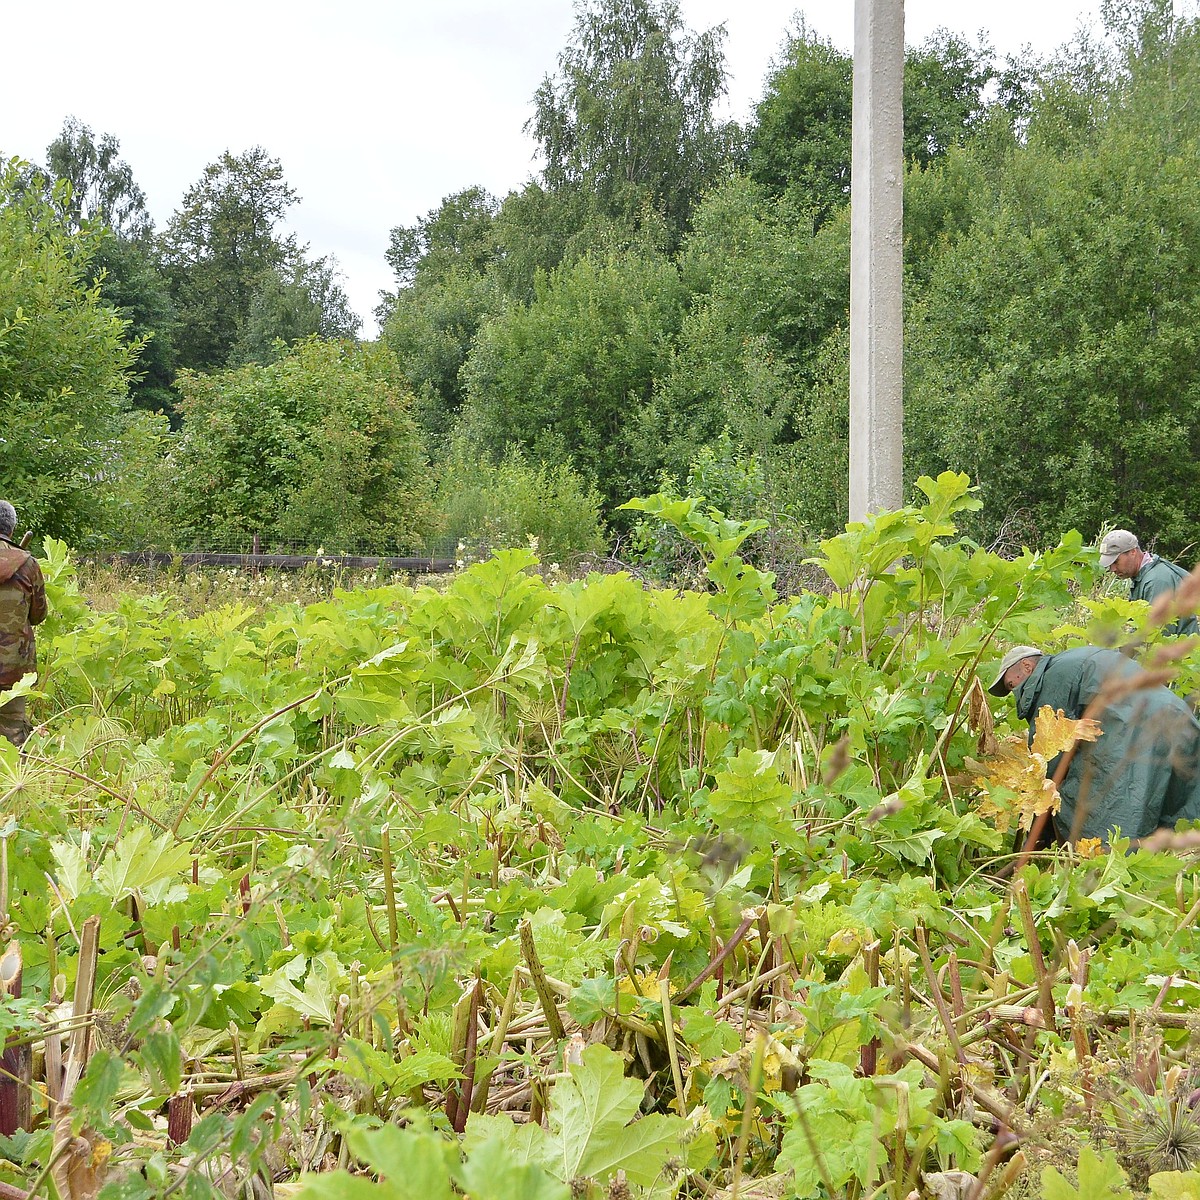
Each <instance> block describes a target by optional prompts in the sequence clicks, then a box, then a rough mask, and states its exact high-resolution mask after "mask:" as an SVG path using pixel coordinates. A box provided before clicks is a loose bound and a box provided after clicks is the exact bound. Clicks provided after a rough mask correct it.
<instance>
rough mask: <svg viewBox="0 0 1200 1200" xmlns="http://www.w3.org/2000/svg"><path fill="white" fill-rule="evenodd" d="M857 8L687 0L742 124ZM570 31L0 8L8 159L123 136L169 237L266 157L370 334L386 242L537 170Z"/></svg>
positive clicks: (194, 8) (518, 23)
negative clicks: (202, 188)
mask: <svg viewBox="0 0 1200 1200" xmlns="http://www.w3.org/2000/svg"><path fill="white" fill-rule="evenodd" d="M853 8H854V5H853V0H808V3H805V4H801V5H800V6H799V7H798V6H797V5H796V4H793V3H791V2H790V0H681V9H682V12H683V15H684V19H685V21H686V23H687V24H688V25H689V26H690V27H691V28H692V29H695V30H701V29H707V28H710V27H711V26H714V25H717V24H721V23H724V25H725V27H726V30H727V34H728V36H727V39H726V43H725V48H726V56H727V61H728V65H729V70H730V75H731V84H730V94H729V98H728V112H729V113H730V114H731V115H733V116H735V117H737V118H739V119H741V120H745V119H746V118H747V117H748V116H749V115H750V114H751V113H752V111H753V109H754V106H755V104H756V103H757V101H758V100H759V99H760V98H761V95H762V89H763V81H764V78H765V76H766V73H767V70H768V68H769V66H770V62H771V60H772V58H773V57H774V56H775V55H776V53H777V52H778V50H779V48H780V45H781V43H782V41H783V39H784V36H785V34H786V32H787V30H788V29H789V28H791V27H792V25H793V21H794V18H795V15H796V14H797V13H798V12H803V14H804V16H805V18H806V20H807V22H808V24H809V26H810V28H812V29H814V30H815V31H816V32H818V33H820V34H822V35H824V36H826V37H829V38H832V39H833V41H834V42H836V43H837V44H838V45H840V46H842V47H843V48H844V49H846V50H849V49H850V48H851V42H852V40H853ZM1098 10H1099V0H1004V2H1003V3H988V4H979V3H970V2H969V0H968V2H963V0H908V2H907V5H906V12H905V20H906V35H907V39H908V41H909V42H919V41H922V40H924V38H926V37H927V36H928V35H929V34H930V33H932V32H933V31H934V30H935V29H937V28H938V27H943V26H944V27H946V28H949V29H952V30H954V31H955V32H957V33H963V34H966V35H969V36H972V37H973V36H974V35H975V34H977V33H979V32H980V31H981V30H985V31H986V32H987V33H988V34H989V36H990V41H991V43H992V45H993V46H995V48H996V49H997V50H998V51H999V52H1000V53H1001V54H1002V55H1004V54H1009V53H1017V52H1019V51H1020V50H1021V48H1022V47H1023V46H1026V45H1029V46H1032V47H1033V49H1034V50H1035V51H1036V52H1038V53H1047V52H1049V51H1051V50H1053V49H1055V48H1056V47H1058V46H1059V45H1061V44H1062V43H1064V42H1065V41H1067V40H1069V39H1070V38H1071V37H1072V36H1073V34H1074V33H1075V31H1076V29H1077V28H1078V26H1079V25H1080V23H1081V22H1083V23H1084V24H1087V23H1091V22H1092V21H1094V20H1095V17H1096V13H1097V12H1098ZM573 22H574V10H573V6H572V3H571V0H393V2H391V3H387V2H386V0H336V2H334V0H287V2H286V3H284V2H281V0H209V2H208V3H207V4H205V5H198V4H196V5H193V4H186V5H185V4H180V3H176V2H172V0H154V2H153V3H151V2H149V0H126V3H123V4H121V5H110V6H106V5H97V4H95V3H92V2H90V0H89V2H88V3H83V0H58V3H56V4H54V5H50V6H46V5H38V4H32V3H22V4H14V5H9V6H7V7H6V11H5V18H4V24H5V43H6V45H5V53H4V56H3V59H4V61H3V68H2V69H0V153H2V154H3V155H4V156H6V157H7V156H12V155H19V156H21V157H24V158H29V159H32V160H33V161H35V162H39V163H40V162H44V159H45V149H46V146H47V145H48V144H49V143H50V142H51V141H52V140H53V139H54V137H55V136H56V135H57V133H58V132H59V130H60V129H61V128H62V123H63V120H64V118H65V117H66V116H67V115H74V116H76V117H78V118H79V119H80V120H81V121H83V122H84V123H85V124H86V125H89V126H91V128H92V129H93V130H94V131H95V132H96V134H97V135H99V134H101V133H111V134H114V135H115V136H116V137H117V139H118V140H119V141H120V143H121V154H122V157H123V158H125V160H126V161H127V162H128V163H129V164H130V165H131V167H132V168H133V172H134V177H135V179H137V181H138V183H139V184H140V185H141V186H142V188H143V189H144V190H145V192H146V196H147V200H148V203H149V207H150V211H151V214H152V215H153V217H154V219H155V221H156V223H157V224H158V225H159V226H160V227H161V226H162V225H163V224H165V223H166V221H167V219H168V218H169V217H170V215H171V213H172V212H173V211H174V209H175V208H176V207H177V206H178V204H179V202H180V199H181V198H182V196H183V193H184V191H185V189H186V188H187V187H188V186H189V185H190V184H192V183H194V182H195V181H196V180H197V179H198V178H199V176H200V174H201V172H202V171H203V170H204V167H205V166H206V165H207V164H208V163H210V162H213V161H214V160H215V159H217V158H218V157H219V156H220V154H221V153H222V151H224V150H226V149H228V150H231V151H233V152H234V153H235V154H236V153H241V152H242V151H243V150H246V149H248V148H249V147H251V146H255V145H261V146H263V147H265V148H266V150H267V151H268V152H269V153H270V154H272V155H274V156H275V157H277V158H279V159H280V160H281V161H282V163H283V168H284V174H285V176H286V178H287V180H288V182H289V183H290V184H291V185H292V186H293V187H294V188H295V189H296V190H297V191H298V192H299V193H300V197H301V203H300V204H299V205H298V206H297V207H296V208H295V209H293V210H292V214H291V218H292V219H291V226H292V228H294V230H295V231H296V232H297V233H298V234H299V236H300V239H301V241H303V242H307V243H308V244H309V245H310V248H311V253H312V254H313V255H314V256H315V255H320V254H334V255H336V257H337V259H338V261H339V262H340V264H341V267H342V271H343V272H344V275H345V280H344V285H345V287H346V290H347V292H348V293H349V296H350V299H351V302H352V303H353V305H354V307H355V309H356V311H357V312H358V313H359V314H360V315H361V316H362V317H363V318H364V322H365V324H364V332H365V333H371V332H373V330H374V323H373V321H372V319H371V310H372V309H373V308H374V306H375V304H376V302H377V298H378V292H379V291H380V289H382V288H387V287H389V286H391V283H392V280H391V273H390V272H389V270H388V268H387V264H386V262H385V261H384V251H385V249H386V248H387V242H388V232H389V230H390V229H391V228H392V227H393V226H395V225H412V224H413V223H414V222H415V221H416V219H417V218H418V217H419V216H423V215H424V214H425V213H426V212H428V211H429V210H430V209H432V208H435V207H436V206H437V205H438V204H439V202H440V201H441V200H442V198H443V197H445V196H447V195H450V194H451V193H453V192H456V191H459V190H461V189H462V188H465V187H469V186H471V185H473V184H479V185H482V186H483V187H485V188H487V189H488V191H490V192H492V193H493V194H495V195H497V196H503V195H504V194H505V193H506V192H507V191H509V190H511V189H512V188H515V187H519V186H520V185H521V184H522V183H523V182H524V181H525V180H526V179H528V178H529V177H530V175H531V174H532V172H533V171H534V170H535V168H536V164H535V162H534V160H533V145H532V143H531V142H530V141H529V139H528V138H527V137H526V136H525V135H524V133H523V132H522V126H523V125H524V123H525V122H526V120H527V119H528V118H529V116H530V113H531V98H532V96H533V93H534V91H535V89H536V88H537V86H538V84H539V83H540V82H541V80H542V78H543V76H544V75H546V73H547V72H552V71H553V70H554V68H555V64H556V58H557V55H558V52H559V51H560V50H561V49H562V47H563V46H564V45H565V44H566V42H567V40H568V37H569V35H570V32H571V29H572V26H573Z"/></svg>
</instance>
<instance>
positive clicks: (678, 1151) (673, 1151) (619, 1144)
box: [550, 1045, 687, 1187]
mask: <svg viewBox="0 0 1200 1200" xmlns="http://www.w3.org/2000/svg"><path fill="white" fill-rule="evenodd" d="M642 1094H643V1088H642V1086H641V1085H640V1084H639V1083H637V1082H636V1081H634V1080H632V1079H626V1078H625V1065H624V1059H622V1058H621V1056H620V1055H618V1054H615V1053H614V1052H613V1051H612V1050H610V1049H608V1047H607V1046H601V1045H597V1046H589V1047H588V1048H587V1049H586V1050H585V1051H584V1052H583V1062H582V1063H581V1064H579V1065H578V1066H573V1067H572V1068H571V1072H570V1076H569V1078H567V1079H563V1080H560V1081H559V1083H557V1084H556V1085H555V1087H554V1090H553V1092H552V1094H551V1102H550V1127H551V1132H552V1134H553V1138H554V1141H555V1143H556V1144H555V1147H554V1159H553V1170H554V1173H555V1174H556V1175H557V1176H558V1177H559V1178H560V1179H561V1180H563V1181H564V1182H568V1183H569V1182H570V1181H571V1180H572V1179H577V1178H579V1177H581V1176H584V1177H589V1178H592V1179H596V1180H599V1181H600V1182H601V1183H606V1182H607V1181H608V1180H609V1179H611V1178H612V1177H613V1175H615V1174H616V1172H617V1171H624V1172H625V1175H626V1177H627V1178H628V1179H629V1181H630V1182H631V1183H635V1184H638V1185H640V1186H642V1187H649V1186H650V1185H651V1184H652V1183H653V1182H654V1181H655V1180H656V1179H657V1178H658V1176H659V1175H660V1174H661V1173H662V1170H663V1167H664V1166H665V1165H666V1162H667V1159H668V1158H670V1157H671V1156H673V1155H677V1156H679V1157H682V1156H683V1152H684V1141H685V1134H686V1129H687V1124H686V1122H685V1121H684V1120H683V1119H682V1118H680V1117H667V1116H662V1115H651V1116H646V1117H642V1118H640V1119H639V1120H635V1119H634V1118H635V1117H636V1116H637V1112H638V1109H639V1107H640V1106H641V1101H642Z"/></svg>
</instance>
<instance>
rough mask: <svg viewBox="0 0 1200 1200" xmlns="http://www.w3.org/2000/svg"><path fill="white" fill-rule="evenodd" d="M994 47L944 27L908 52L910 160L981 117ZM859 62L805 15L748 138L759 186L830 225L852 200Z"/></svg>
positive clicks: (942, 146) (945, 143)
mask: <svg viewBox="0 0 1200 1200" xmlns="http://www.w3.org/2000/svg"><path fill="white" fill-rule="evenodd" d="M991 60H992V51H991V49H990V48H989V47H987V46H986V45H980V46H972V45H970V44H969V43H968V42H967V41H965V40H964V39H963V38H961V37H959V36H958V35H956V34H953V33H950V32H948V31H947V30H944V29H943V30H939V31H938V32H937V33H934V34H933V35H931V36H930V37H929V38H928V39H927V40H926V41H925V42H924V43H922V44H921V45H919V46H910V47H908V49H907V50H906V52H905V57H904V156H905V158H906V159H907V160H908V161H909V162H911V163H914V164H916V165H918V166H927V165H928V164H929V163H930V162H932V161H933V160H934V159H936V158H938V157H939V156H941V155H943V154H945V153H946V151H947V150H948V149H949V148H950V147H952V146H956V145H960V144H962V143H963V142H965V141H967V140H968V139H969V138H970V136H971V135H972V133H973V132H974V130H975V129H976V128H977V127H978V126H979V125H980V124H981V123H982V122H983V119H984V116H985V113H986V108H987V105H986V103H985V101H984V94H985V92H986V89H987V87H988V85H989V84H990V83H991V81H992V80H993V79H995V78H996V71H995V69H994V67H993V66H992V61H991ZM852 85H853V64H852V60H851V57H850V55H849V54H846V53H843V52H842V51H840V50H838V49H837V47H836V46H834V45H833V43H832V42H830V41H829V40H828V39H825V38H822V37H820V36H819V35H818V34H816V33H815V32H814V31H812V30H810V29H809V28H808V26H807V25H806V24H805V22H804V20H803V18H801V19H800V20H799V24H798V26H797V28H796V29H795V31H794V32H792V33H791V34H790V35H789V37H788V39H787V42H786V44H785V46H784V50H783V54H782V56H781V61H780V62H779V64H778V65H777V66H776V67H775V68H774V70H773V71H772V73H771V75H770V77H769V78H768V80H767V86H766V94H765V96H764V97H763V99H762V101H761V102H760V103H759V106H758V111H757V122H756V124H755V126H754V128H753V129H752V131H751V134H750V152H749V167H750V174H751V175H752V177H753V178H754V179H755V181H756V182H758V183H761V184H763V185H764V186H766V187H767V188H768V189H770V190H771V192H772V193H774V194H776V195H778V194H781V193H783V192H790V193H791V194H792V195H793V197H794V199H795V200H796V202H797V203H798V204H800V205H802V206H803V207H804V208H805V209H807V210H808V211H809V212H810V213H811V214H812V219H813V221H814V222H815V223H816V224H818V225H821V224H824V223H825V222H827V221H828V220H829V219H830V217H831V216H833V214H834V213H835V212H837V210H838V209H840V208H842V207H843V206H844V205H845V204H846V203H847V202H848V201H849V199H850V124H851V99H852V91H853V86H852Z"/></svg>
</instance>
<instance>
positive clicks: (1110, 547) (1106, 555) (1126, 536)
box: [1100, 529, 1138, 571]
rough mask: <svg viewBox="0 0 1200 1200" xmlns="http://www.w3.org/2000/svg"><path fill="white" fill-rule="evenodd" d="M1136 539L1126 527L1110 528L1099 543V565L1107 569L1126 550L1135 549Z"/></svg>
mask: <svg viewBox="0 0 1200 1200" xmlns="http://www.w3.org/2000/svg"><path fill="white" fill-rule="evenodd" d="M1137 548H1138V540H1137V538H1135V537H1134V536H1133V534H1132V533H1130V532H1129V530H1128V529H1111V530H1109V532H1108V533H1107V534H1105V535H1104V541H1102V542H1101V543H1100V565H1101V566H1102V567H1103V568H1104V569H1105V570H1106V571H1107V570H1108V568H1109V567H1111V566H1112V565H1113V563H1115V562H1116V561H1117V556H1118V555H1121V554H1124V553H1125V551H1126V550H1136V549H1137Z"/></svg>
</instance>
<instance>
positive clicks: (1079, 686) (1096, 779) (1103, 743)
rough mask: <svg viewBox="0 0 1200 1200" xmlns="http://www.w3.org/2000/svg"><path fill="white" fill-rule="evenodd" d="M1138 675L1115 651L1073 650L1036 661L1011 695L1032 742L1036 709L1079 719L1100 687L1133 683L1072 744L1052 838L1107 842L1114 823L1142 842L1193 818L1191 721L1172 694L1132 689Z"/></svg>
mask: <svg viewBox="0 0 1200 1200" xmlns="http://www.w3.org/2000/svg"><path fill="white" fill-rule="evenodd" d="M1145 675H1146V672H1145V671H1144V670H1143V669H1142V668H1141V667H1139V666H1138V665H1137V663H1135V662H1133V661H1131V660H1130V659H1128V658H1126V657H1125V656H1124V655H1123V654H1118V653H1117V652H1116V651H1115V650H1101V649H1098V648H1097V647H1095V646H1080V647H1078V648H1076V649H1074V650H1064V651H1063V652H1062V653H1061V654H1048V655H1043V656H1042V658H1040V659H1039V660H1038V663H1037V666H1036V667H1034V669H1033V673H1032V674H1031V675H1030V676H1029V678H1028V679H1026V680H1024V682H1022V683H1021V684H1019V685H1018V686H1017V688H1016V689H1015V691H1014V693H1013V694H1014V695H1015V696H1016V700H1017V715H1018V716H1019V717H1021V718H1022V719H1023V720H1026V721H1028V722H1029V740H1030V743H1031V744H1032V742H1033V735H1034V733H1035V731H1036V722H1037V714H1038V712H1039V711H1040V710H1041V708H1042V707H1043V706H1044V705H1049V706H1050V707H1051V708H1052V709H1055V710H1059V709H1061V710H1062V712H1063V713H1065V714H1066V715H1067V716H1068V717H1071V718H1072V719H1075V720H1078V719H1079V718H1080V717H1082V716H1083V714H1084V711H1085V710H1086V709H1087V706H1088V704H1089V703H1091V701H1092V700H1093V699H1094V698H1095V696H1096V694H1097V692H1099V691H1100V689H1101V687H1103V686H1104V685H1105V684H1109V685H1110V686H1111V685H1113V684H1115V683H1118V682H1119V681H1124V682H1125V683H1126V684H1132V685H1133V688H1132V689H1131V690H1124V689H1121V691H1123V694H1118V695H1117V696H1116V698H1115V699H1114V700H1113V701H1112V702H1111V703H1109V704H1108V705H1107V706H1106V707H1105V708H1104V709H1103V710H1102V711H1100V712H1098V713H1093V714H1092V715H1093V716H1094V717H1095V718H1096V719H1097V720H1098V721H1099V722H1100V728H1101V731H1102V732H1101V735H1100V738H1099V739H1098V740H1097V741H1095V742H1084V743H1082V744H1081V745H1080V746H1079V747H1078V749H1077V751H1076V753H1075V757H1074V758H1073V759H1072V760H1071V765H1070V767H1069V768H1068V769H1067V774H1066V777H1065V778H1064V779H1063V782H1062V785H1061V787H1060V788H1059V792H1060V794H1061V796H1062V808H1061V809H1060V810H1059V812H1058V815H1057V816H1056V817H1055V826H1056V828H1057V830H1058V833H1059V836H1060V837H1061V838H1064V839H1067V838H1069V839H1070V840H1072V841H1074V840H1077V839H1078V838H1081V837H1096V838H1100V839H1101V840H1102V841H1104V842H1107V841H1108V840H1109V834H1110V832H1111V831H1112V830H1113V829H1114V828H1118V827H1119V828H1120V830H1121V833H1122V835H1124V836H1125V837H1131V838H1136V837H1146V836H1147V835H1148V834H1151V833H1153V832H1154V831H1155V830H1156V829H1161V828H1164V827H1165V828H1168V829H1173V828H1174V827H1175V823H1176V822H1177V821H1179V820H1181V819H1184V820H1200V723H1198V722H1197V721H1196V719H1195V717H1194V716H1193V715H1192V710H1191V709H1190V708H1189V707H1188V705H1187V704H1186V703H1185V702H1184V701H1183V700H1181V699H1180V698H1179V697H1178V696H1176V695H1175V693H1174V692H1171V691H1169V690H1168V689H1167V688H1165V687H1159V686H1154V687H1140V688H1139V687H1137V686H1136V685H1137V680H1138V677H1139V676H1145ZM1059 757H1061V756H1059ZM1058 763H1059V758H1058V757H1056V758H1054V759H1052V760H1051V762H1050V764H1049V766H1048V767H1047V776H1052V775H1053V774H1054V771H1055V769H1056V768H1057V766H1058Z"/></svg>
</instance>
